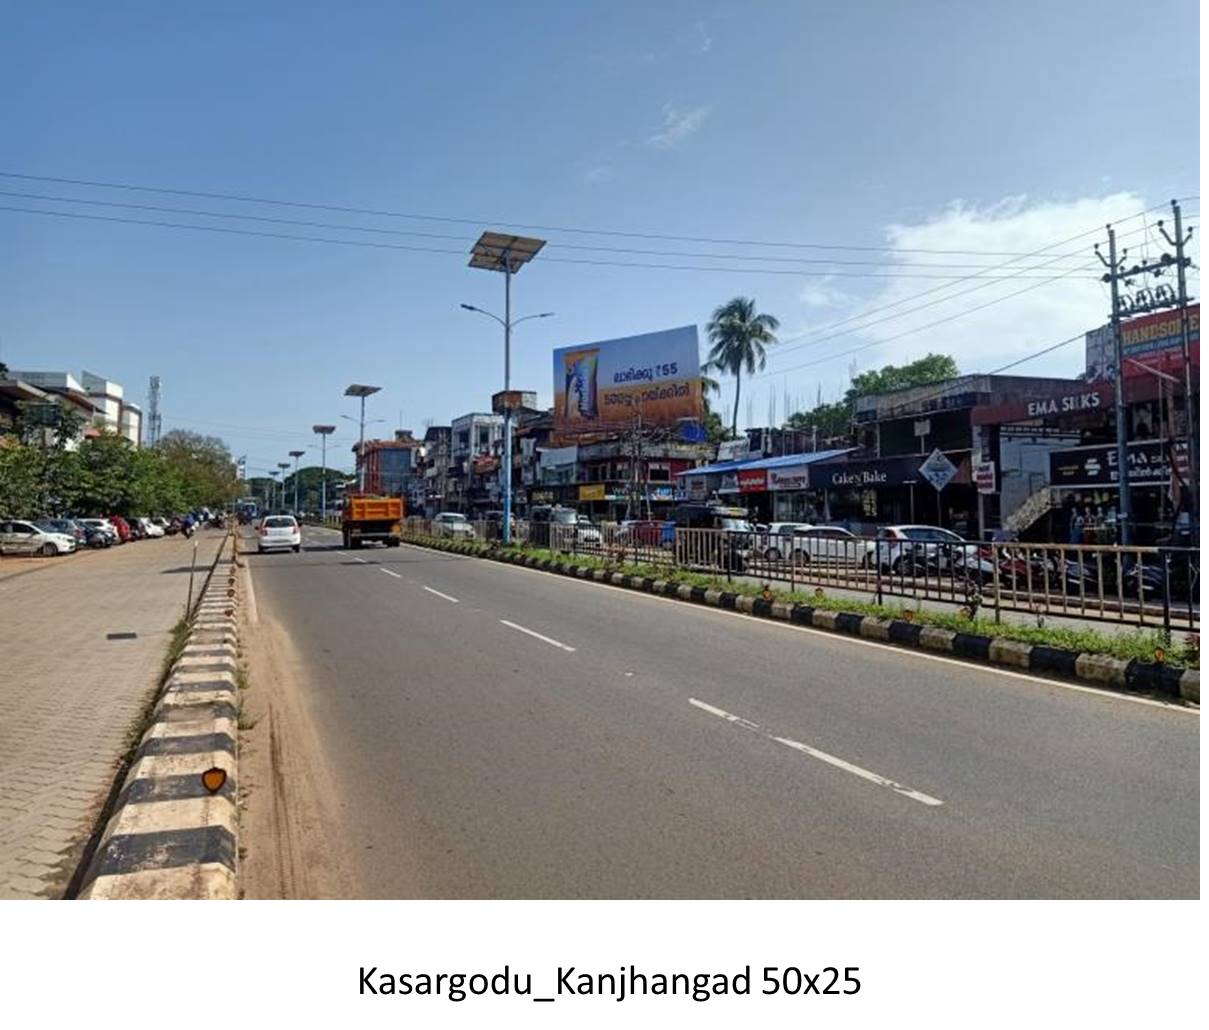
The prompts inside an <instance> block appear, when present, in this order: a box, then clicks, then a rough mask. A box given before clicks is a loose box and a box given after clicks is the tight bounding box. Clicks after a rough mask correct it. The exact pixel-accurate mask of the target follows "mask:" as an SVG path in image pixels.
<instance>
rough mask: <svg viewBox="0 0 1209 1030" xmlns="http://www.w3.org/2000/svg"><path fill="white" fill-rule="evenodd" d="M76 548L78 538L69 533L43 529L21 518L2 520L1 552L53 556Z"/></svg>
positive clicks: (0, 524)
mask: <svg viewBox="0 0 1209 1030" xmlns="http://www.w3.org/2000/svg"><path fill="white" fill-rule="evenodd" d="M75 549H76V538H75V537H74V536H73V535H71V534H69V533H58V532H55V531H53V530H46V529H42V528H41V527H40V526H37V525H35V524H34V523H32V522H24V521H21V520H19V519H9V520H7V521H4V522H0V554H41V555H45V556H46V557H47V558H53V557H54V556H55V555H58V554H71V553H72V552H73V551H74V550H75Z"/></svg>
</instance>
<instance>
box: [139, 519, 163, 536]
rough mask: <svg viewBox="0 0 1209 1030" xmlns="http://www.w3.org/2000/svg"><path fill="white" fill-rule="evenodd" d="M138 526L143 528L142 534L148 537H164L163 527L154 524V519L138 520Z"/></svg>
mask: <svg viewBox="0 0 1209 1030" xmlns="http://www.w3.org/2000/svg"><path fill="white" fill-rule="evenodd" d="M139 525H140V526H142V527H143V532H145V533H146V534H147V536H148V537H153V536H163V535H164V527H163V526H161V525H160V524H159V523H158V522H156V521H155V519H139Z"/></svg>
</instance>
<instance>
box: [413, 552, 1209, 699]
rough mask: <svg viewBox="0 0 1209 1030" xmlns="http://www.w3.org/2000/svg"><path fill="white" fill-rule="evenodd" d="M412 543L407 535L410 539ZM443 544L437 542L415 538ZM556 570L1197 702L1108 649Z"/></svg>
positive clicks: (1179, 673)
mask: <svg viewBox="0 0 1209 1030" xmlns="http://www.w3.org/2000/svg"><path fill="white" fill-rule="evenodd" d="M413 542H414V541H413ZM418 546H421V547H423V546H431V547H435V549H437V550H443V549H445V548H442V547H441V546H439V544H428V543H419V544H418ZM479 556H480V557H485V558H490V559H495V560H502V561H509V562H513V563H516V562H518V561H519V563H521V564H524V565H529V566H530V567H535V568H546V567H549V566H550V564H551V562H550V561H549V560H548V559H545V560H543V559H537V558H536V556H532V555H528V556H527V555H518V554H515V553H507V552H505V553H503V554H497V553H493V552H486V553H481V554H480V555H479ZM557 564H558V565H559V568H558V571H560V572H564V573H566V574H569V575H575V576H577V577H579V578H583V579H591V580H593V581H595V582H597V583H607V584H611V585H613V586H619V587H622V588H624V589H630V590H641V591H645V592H649V593H657V594H662V595H663V596H665V597H674V598H678V599H680V600H683V601H692V602H694V603H697V604H706V605H709V606H711V607H714V608H727V609H731V610H734V611H739V612H744V613H747V614H751V615H752V616H753V617H756V618H773V619H780V620H783V621H788V622H792V623H795V624H797V625H803V626H813V627H814V628H816V629H822V630H828V631H832V632H841V633H848V634H851V635H854V636H860V637H863V638H865V639H867V640H876V641H880V642H883V643H887V644H891V645H897V646H900V647H910V648H917V649H923V650H929V651H935V652H937V653H940V654H952V655H954V656H956V657H958V658H964V659H968V660H971V661H974V662H984V663H990V664H992V665H1003V666H1006V667H1008V668H1013V669H1022V670H1025V671H1030V672H1038V673H1043V674H1047V675H1052V676H1056V677H1059V678H1063V679H1073V680H1082V681H1085V682H1089V683H1095V684H1098V685H1100V686H1104V687H1108V688H1110V689H1116V690H1122V691H1130V692H1137V691H1143V692H1146V693H1155V694H1162V695H1166V696H1169V697H1173V698H1180V699H1182V700H1184V701H1188V702H1192V703H1195V704H1199V703H1200V671H1199V670H1197V669H1185V670H1180V669H1176V668H1171V667H1169V666H1166V665H1163V664H1161V663H1158V662H1139V661H1136V660H1135V661H1123V660H1121V659H1119V658H1112V657H1110V656H1108V655H1094V654H1080V653H1077V652H1075V651H1068V650H1065V649H1063V648H1056V647H1048V646H1046V645H1041V644H1027V643H1024V642H1023V641H1017V640H1007V639H1004V638H1002V637H988V636H980V635H979V634H975V633H961V632H955V631H953V630H947V629H943V628H941V627H939V626H928V625H923V624H920V623H915V622H911V621H908V620H905V619H881V618H878V617H876V616H872V615H865V616H862V615H859V614H857V613H855V612H834V611H830V610H826V609H820V608H813V607H811V606H809V605H803V604H792V603H789V602H785V601H774V602H771V603H770V602H767V601H764V600H762V599H760V598H754V597H751V596H750V595H746V594H737V593H732V592H730V591H724V590H719V589H716V588H708V589H707V588H704V587H694V586H690V585H689V584H687V583H672V582H669V581H666V580H661V579H654V578H653V577H642V576H631V575H627V574H626V573H622V572H615V571H612V570H610V569H601V568H594V569H590V570H589V569H586V568H581V569H579V570H578V571H576V569H575V568H574V567H573V566H572V567H569V568H568V567H566V566H565V565H564V564H563V563H561V562H560V563H557Z"/></svg>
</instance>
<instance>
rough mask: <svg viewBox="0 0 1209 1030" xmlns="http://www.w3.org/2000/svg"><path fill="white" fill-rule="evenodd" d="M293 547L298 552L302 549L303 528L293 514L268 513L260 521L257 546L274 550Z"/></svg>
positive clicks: (264, 549) (260, 549)
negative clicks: (300, 527)
mask: <svg viewBox="0 0 1209 1030" xmlns="http://www.w3.org/2000/svg"><path fill="white" fill-rule="evenodd" d="M282 547H284V548H287V549H290V548H292V549H293V551H294V553H295V554H297V553H298V552H299V551H301V550H302V530H301V529H299V527H298V520H297V519H295V518H294V516H293V515H266V516H265V517H264V519H263V521H262V522H261V523H260V530H259V532H258V534H257V540H256V548H257V550H259V551H272V550H275V549H277V548H282Z"/></svg>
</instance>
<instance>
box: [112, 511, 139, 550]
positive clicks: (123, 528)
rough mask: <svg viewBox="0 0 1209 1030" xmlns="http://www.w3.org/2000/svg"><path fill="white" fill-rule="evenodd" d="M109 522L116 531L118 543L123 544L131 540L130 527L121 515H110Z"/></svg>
mask: <svg viewBox="0 0 1209 1030" xmlns="http://www.w3.org/2000/svg"><path fill="white" fill-rule="evenodd" d="M109 522H110V524H111V525H112V526H113V528H114V529H116V530H117V533H118V542H119V543H123V544H124V543H127V542H129V541H130V540H131V539H133V538H132V536H131V533H130V525H129V524H128V523H127V522H126V520H125V519H124V518H122V516H121V515H110V516H109Z"/></svg>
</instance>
